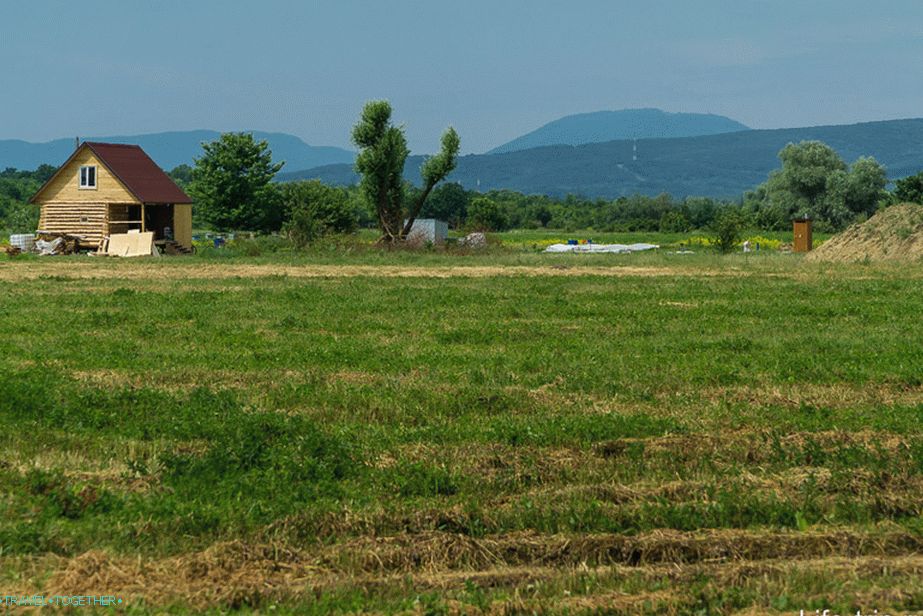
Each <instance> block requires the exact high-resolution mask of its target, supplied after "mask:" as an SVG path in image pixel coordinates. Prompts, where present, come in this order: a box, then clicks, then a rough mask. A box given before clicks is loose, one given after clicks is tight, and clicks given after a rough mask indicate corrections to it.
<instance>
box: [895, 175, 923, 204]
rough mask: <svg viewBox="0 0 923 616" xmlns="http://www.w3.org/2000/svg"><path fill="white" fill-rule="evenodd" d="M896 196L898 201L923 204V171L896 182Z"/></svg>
mask: <svg viewBox="0 0 923 616" xmlns="http://www.w3.org/2000/svg"><path fill="white" fill-rule="evenodd" d="M894 198H895V199H896V200H897V201H898V203H919V204H921V205H923V171H921V172H920V173H918V174H916V175H911V176H908V177H905V178H902V179H900V180H898V181H897V182H895V183H894Z"/></svg>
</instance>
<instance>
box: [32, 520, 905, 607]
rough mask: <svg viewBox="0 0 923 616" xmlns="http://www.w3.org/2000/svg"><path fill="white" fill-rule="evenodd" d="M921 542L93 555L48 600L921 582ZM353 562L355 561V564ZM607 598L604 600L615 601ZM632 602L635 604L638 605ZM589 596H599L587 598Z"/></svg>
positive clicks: (519, 542)
mask: <svg viewBox="0 0 923 616" xmlns="http://www.w3.org/2000/svg"><path fill="white" fill-rule="evenodd" d="M920 547H921V539H919V538H917V537H912V536H910V535H907V534H902V533H899V532H888V533H883V534H880V535H878V536H869V535H867V534H863V533H858V532H854V531H849V530H843V531H836V532H827V533H817V534H803V535H795V534H786V533H763V534H757V533H738V532H727V531H715V532H698V533H674V532H658V533H652V534H649V535H645V536H641V537H634V538H631V537H625V536H603V537H593V536H574V537H563V536H562V537H542V536H536V535H530V534H516V535H510V536H506V537H500V538H483V539H473V538H470V537H461V536H458V535H450V534H446V533H430V534H425V535H420V536H402V537H393V538H383V539H366V540H362V541H357V542H353V543H349V544H346V545H342V546H335V547H332V548H328V549H327V550H326V553H321V554H319V555H315V554H311V553H307V552H304V551H299V550H295V549H291V548H285V547H280V546H270V545H247V544H244V543H241V542H232V543H226V544H218V545H215V546H213V547H211V548H209V549H208V550H205V551H203V552H196V553H191V554H186V555H182V556H177V557H172V558H167V559H163V560H150V559H140V558H126V557H116V556H111V555H109V554H106V553H104V552H98V551H93V552H88V553H86V554H83V555H81V556H78V557H76V558H73V559H69V560H64V559H61V560H60V561H59V562H57V563H56V564H54V566H53V568H54V569H55V570H54V572H53V573H52V575H51V576H50V578H49V579H48V582H47V584H46V587H45V592H46V594H62V595H66V594H70V595H73V594H93V593H96V594H116V595H118V596H123V597H127V598H130V599H131V600H132V601H133V602H137V601H139V600H143V601H145V602H148V603H149V604H152V605H167V604H169V603H171V602H175V601H180V600H181V601H183V603H184V604H187V605H189V606H192V607H197V608H200V609H204V608H208V607H215V606H218V605H223V606H239V605H242V604H245V603H246V604H250V605H255V604H258V603H259V602H260V601H263V600H266V599H283V598H291V597H298V596H302V595H305V594H307V595H314V594H315V593H318V592H321V591H328V592H329V591H331V590H332V589H335V588H337V587H343V586H352V587H363V588H367V589H374V588H387V587H389V586H390V587H393V585H395V584H401V583H406V581H407V580H408V579H409V580H412V583H413V585H414V587H415V588H417V589H426V588H439V589H443V590H444V589H449V588H459V587H464V586H466V585H468V584H470V583H471V582H474V583H476V584H478V585H480V586H483V587H495V586H504V587H513V588H524V587H525V586H527V585H531V584H533V583H534V582H536V581H541V580H554V579H559V580H573V579H574V578H577V577H580V576H586V575H592V576H594V577H595V578H601V579H603V580H606V579H608V580H609V582H608V583H609V584H611V585H615V586H617V585H618V584H619V583H620V582H622V581H631V580H634V581H638V580H648V581H654V580H658V579H659V580H670V582H671V583H673V584H680V585H682V584H686V583H689V582H690V581H692V580H695V579H702V577H703V576H708V577H709V578H711V579H712V581H713V583H715V584H731V585H738V586H742V585H747V584H754V583H757V584H761V585H763V586H768V587H772V586H774V585H784V584H786V583H789V582H790V581H791V580H792V579H793V578H795V577H797V576H799V575H807V574H812V572H813V575H818V574H823V575H825V576H827V577H829V578H831V579H836V578H843V579H846V580H848V579H856V578H857V577H863V578H865V579H872V578H874V577H876V576H891V577H892V578H913V577H916V579H918V580H919V579H920V578H919V575H920V573H921V572H923V556H919V555H918V554H917V553H916V552H918V551H919V549H920ZM347 563H348V566H344V565H346V564H347ZM605 597H606V594H605V593H602V594H601V596H599V597H594V598H593V600H603V601H604V600H605ZM629 598H630V596H628V597H626V599H629ZM587 599H588V600H589V598H587Z"/></svg>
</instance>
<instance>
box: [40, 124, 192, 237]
mask: <svg viewBox="0 0 923 616" xmlns="http://www.w3.org/2000/svg"><path fill="white" fill-rule="evenodd" d="M30 203H34V204H36V205H39V206H40V207H41V208H42V210H41V216H40V218H39V233H49V234H61V235H63V234H67V235H73V236H77V237H79V238H80V244H81V246H85V247H90V248H95V247H97V246H99V243H100V241H101V240H102V239H103V237H105V236H108V235H112V234H115V233H127V232H128V231H129V230H133V229H137V230H140V231H142V232H144V231H151V232H153V233H154V241H155V242H158V243H166V242H171V241H172V242H175V243H176V244H178V245H179V246H181V247H184V248H186V249H188V248H191V247H192V199H190V198H189V196H188V195H187V194H186V193H185V192H183V191H182V189H180V187H179V186H177V185H176V184H175V183H174V182H173V180H171V179H170V176H168V175H167V174H166V173H164V171H163V170H162V169H161V168H160V167H158V166H157V163H155V162H154V161H153V160H151V158H150V157H149V156H148V155H147V154H146V153H145V152H144V150H142V149H141V148H140V147H139V146H137V145H127V144H118V143H95V142H90V141H86V142H84V143H82V144H80V145H79V146H78V147H77V149H76V150H75V151H74V153H73V154H71V157H70V158H68V159H67V161H66V162H65V163H64V164H63V165H61V168H60V169H58V170H57V172H56V173H55V174H54V175H53V176H52V177H51V178H50V179H49V180H48V181H47V182H45V184H44V185H43V186H42V187H41V188H40V189H39V190H38V192H37V193H35V195H34V196H33V197H32V199H30Z"/></svg>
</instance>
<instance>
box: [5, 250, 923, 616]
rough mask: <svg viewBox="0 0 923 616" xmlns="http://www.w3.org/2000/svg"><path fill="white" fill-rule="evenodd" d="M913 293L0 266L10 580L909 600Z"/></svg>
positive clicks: (430, 606)
mask: <svg viewBox="0 0 923 616" xmlns="http://www.w3.org/2000/svg"><path fill="white" fill-rule="evenodd" d="M613 237H615V236H613ZM504 239H506V236H504ZM600 241H607V242H608V241H613V238H607V239H605V240H600ZM614 241H618V240H614ZM635 241H643V240H635ZM921 273H923V272H920V271H917V270H915V269H908V268H903V269H898V268H885V267H872V266H863V265H854V266H837V267H826V266H820V265H814V264H807V263H804V262H802V261H801V259H800V258H799V257H798V256H797V255H784V254H761V255H732V256H728V257H721V256H718V255H715V254H712V253H708V254H696V255H687V256H682V255H674V254H669V253H667V252H666V251H665V252H664V253H656V254H639V255H592V256H591V255H541V254H535V253H529V252H521V251H515V250H509V249H503V248H500V249H497V250H496V251H494V252H492V253H488V254H485V255H444V254H439V253H422V254H421V253H406V252H397V253H387V252H381V251H374V250H369V251H365V252H360V253H356V254H344V252H343V251H342V250H341V251H337V250H335V249H332V248H331V249H330V250H329V251H328V252H319V253H314V254H310V255H301V256H292V255H289V256H281V255H276V256H262V257H254V258H242V257H227V258H224V259H218V258H208V259H206V258H203V257H199V258H174V259H161V260H159V261H158V260H154V261H152V260H149V259H147V260H140V261H128V260H125V261H116V260H103V259H93V258H90V257H69V258H57V259H20V260H15V259H13V260H5V259H4V260H2V261H0V314H2V317H0V339H2V340H3V341H4V353H3V354H2V356H0V420H2V422H3V426H4V439H3V442H2V445H0V495H2V497H0V558H2V559H3V560H4V561H5V566H4V567H3V568H2V572H0V587H2V588H5V589H6V590H7V591H9V592H14V591H15V592H19V593H23V594H35V593H37V592H45V593H46V594H50V593H54V592H59V593H61V594H63V593H70V594H117V595H119V596H123V597H125V598H126V600H127V605H128V606H129V607H130V609H131V610H134V611H137V612H138V613H147V612H155V611H159V610H162V609H168V610H172V611H175V612H177V613H180V612H184V611H186V610H188V609H190V608H193V609H197V610H206V609H215V610H225V609H228V608H235V609H241V610H244V611H250V610H259V611H265V610H269V609H270V607H272V606H274V607H273V611H275V612H277V613H287V612H297V613H326V612H329V611H340V612H355V611H380V612H400V611H418V612H419V611H423V612H433V613H441V612H446V613H467V612H471V611H474V612H476V611H478V610H482V611H489V610H494V611H503V610H505V611H507V612H516V611H522V612H525V613H531V612H532V611H534V610H539V611H541V610H545V611H561V612H566V613H583V612H593V611H599V610H602V611H606V610H608V611H616V612H618V611H625V612H630V613H650V614H655V613H656V614H659V613H676V614H681V613H693V612H696V611H698V612H700V613H728V614H730V613H735V612H737V611H741V610H746V609H750V608H753V609H756V610H758V611H760V612H766V611H768V612H772V611H777V612H779V613H792V614H795V613H797V611H798V610H799V609H805V611H806V612H807V611H809V610H810V612H813V611H814V610H815V609H823V608H825V607H829V608H836V609H840V610H842V611H844V612H850V611H851V613H855V610H856V609H858V608H859V607H861V608H862V609H863V613H864V611H865V609H868V610H871V609H875V608H877V609H879V610H880V611H883V610H885V609H892V610H896V611H902V612H907V611H913V610H915V609H916V610H919V609H921V608H923V582H921V580H920V578H919V576H918V571H919V570H920V568H921V567H923V557H921V556H919V555H918V554H919V552H920V549H921V547H923V520H921V517H920V516H921V508H923V504H921V501H920V499H919V494H920V489H921V488H923V441H921V439H920V434H921V427H920V426H921V419H923V352H921V348H920V340H923V320H921V319H920V318H919V313H920V309H921V303H920V298H921V297H923V276H921Z"/></svg>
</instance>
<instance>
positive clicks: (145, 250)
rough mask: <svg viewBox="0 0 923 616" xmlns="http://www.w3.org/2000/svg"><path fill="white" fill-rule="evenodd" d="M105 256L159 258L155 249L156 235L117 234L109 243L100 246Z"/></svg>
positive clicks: (148, 233) (150, 233)
mask: <svg viewBox="0 0 923 616" xmlns="http://www.w3.org/2000/svg"><path fill="white" fill-rule="evenodd" d="M100 248H101V249H103V250H102V252H103V253H104V254H107V255H109V256H110V257H149V256H151V255H157V256H159V255H160V253H158V252H157V249H156V248H154V234H153V233H152V232H147V233H139V232H136V233H115V234H113V235H110V236H109V240H108V243H107V242H104V243H103V244H102V245H101V246H100Z"/></svg>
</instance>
